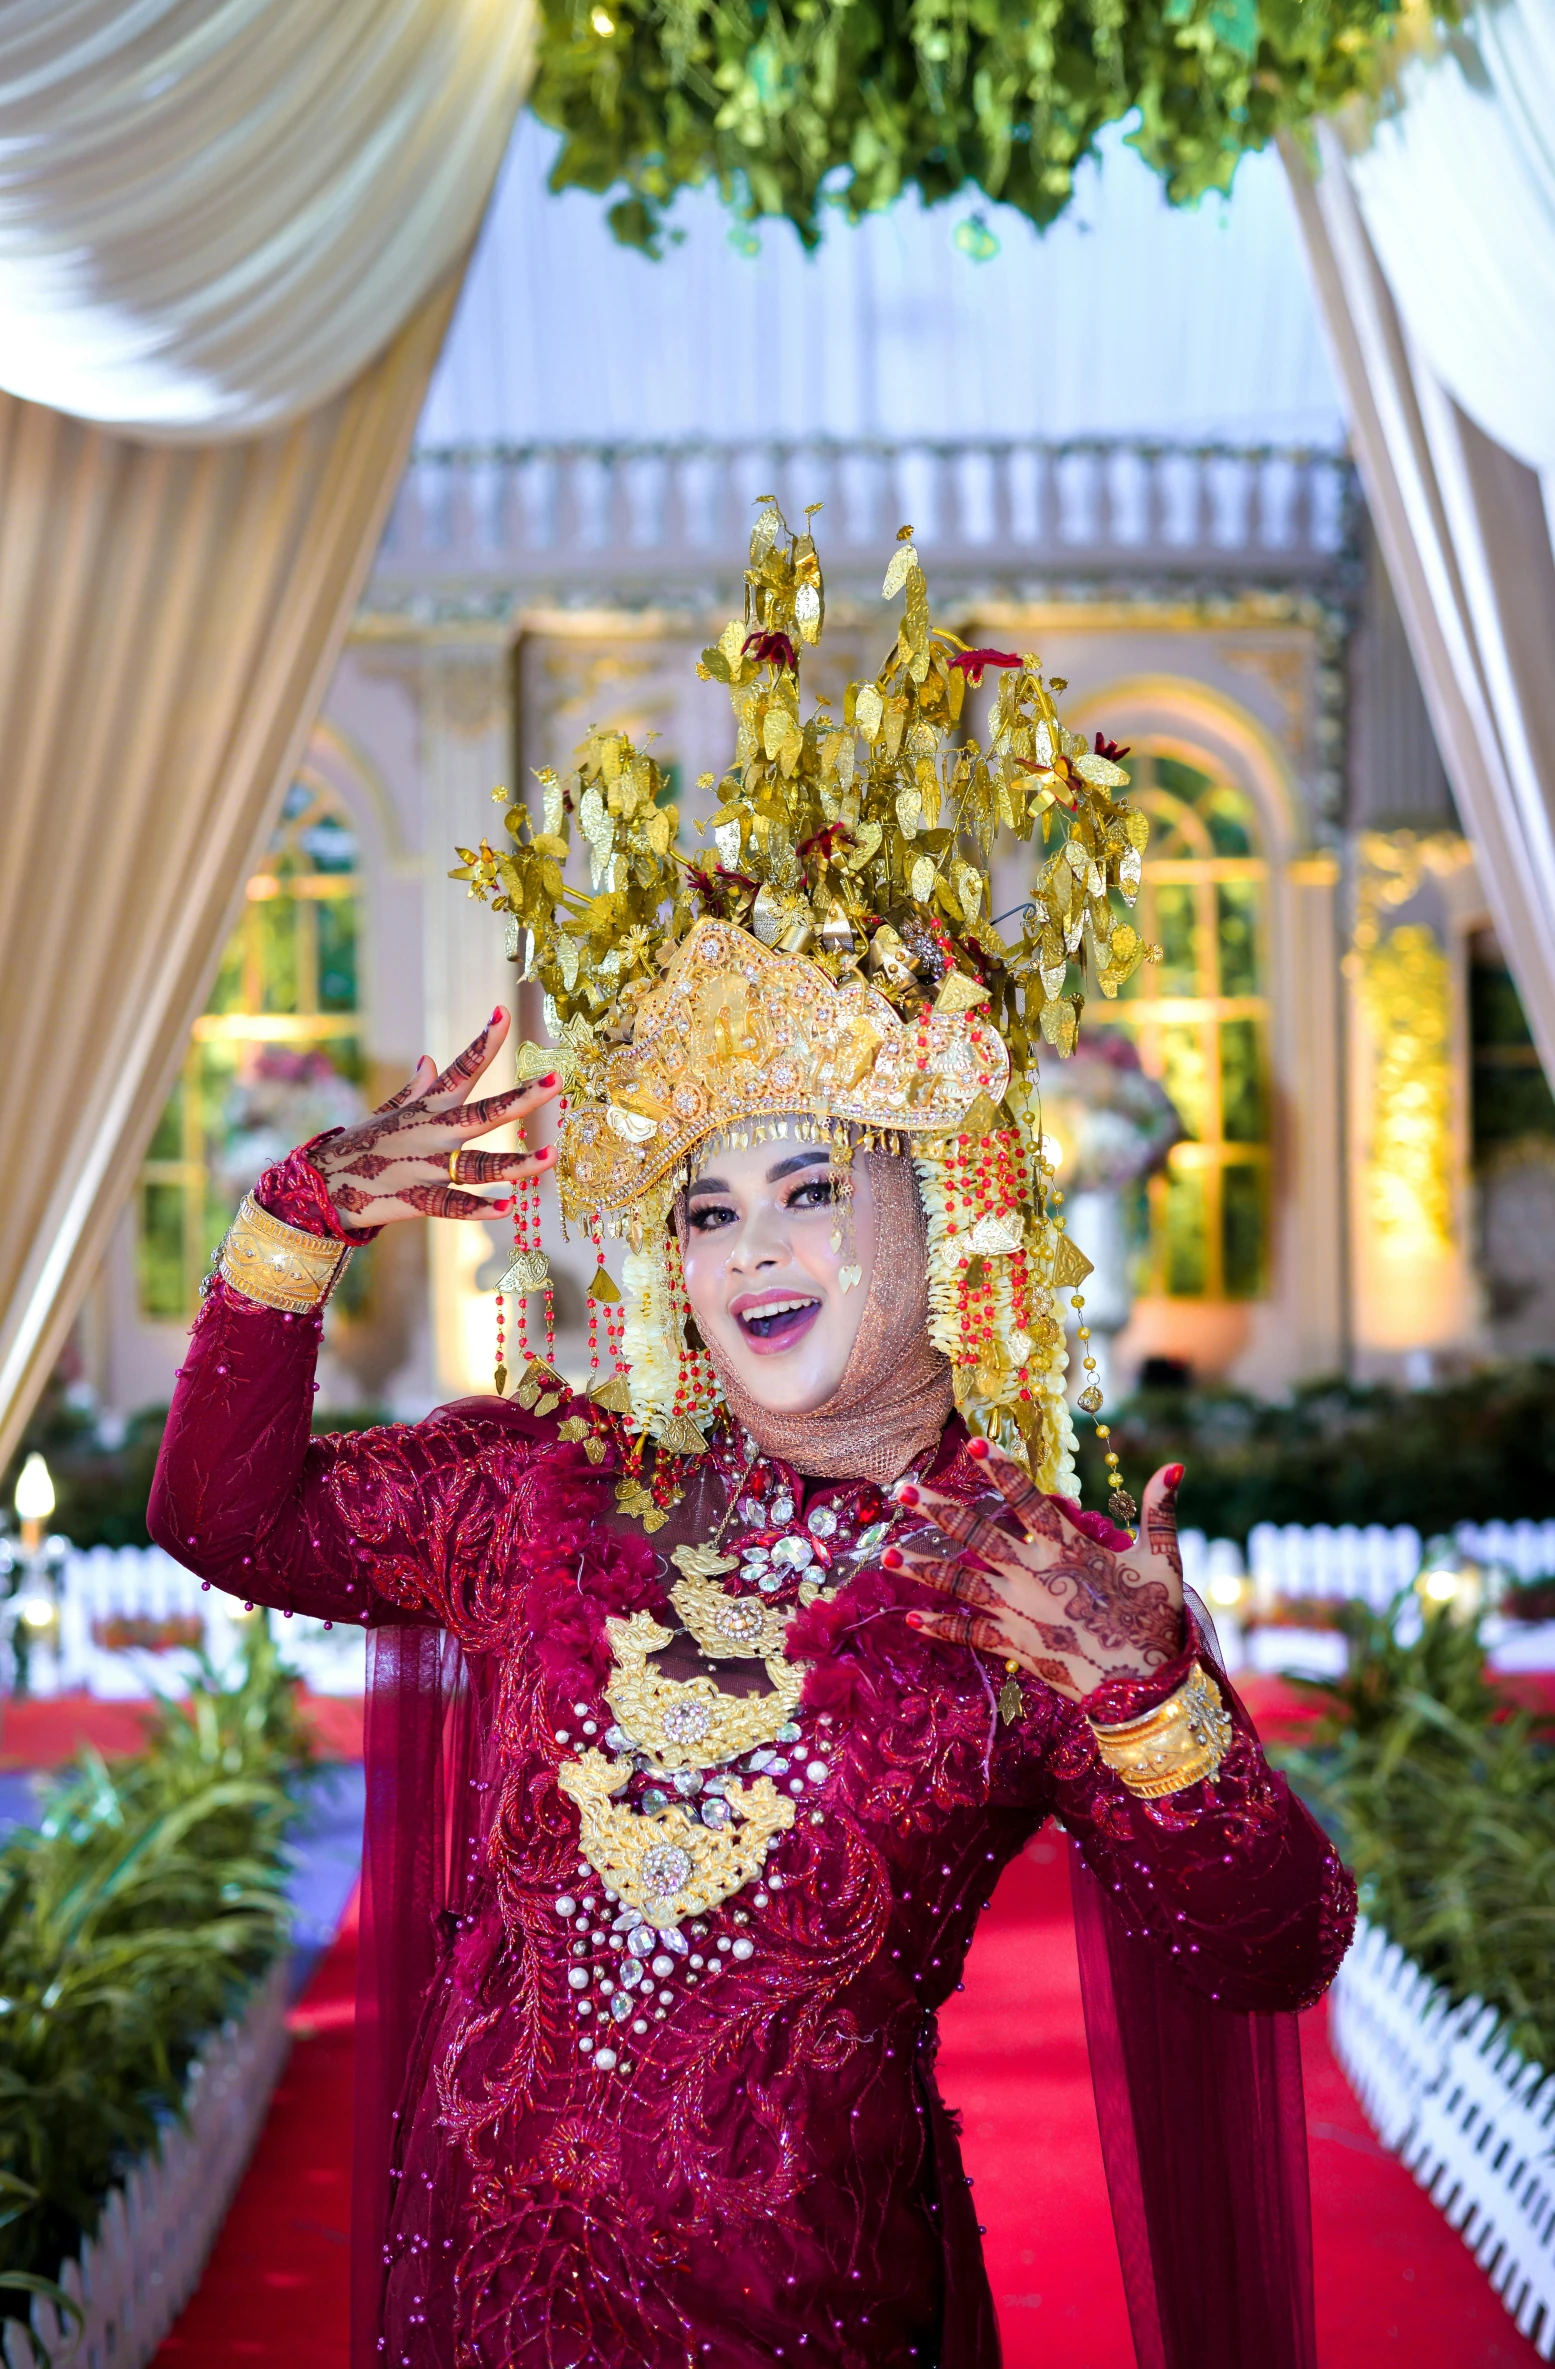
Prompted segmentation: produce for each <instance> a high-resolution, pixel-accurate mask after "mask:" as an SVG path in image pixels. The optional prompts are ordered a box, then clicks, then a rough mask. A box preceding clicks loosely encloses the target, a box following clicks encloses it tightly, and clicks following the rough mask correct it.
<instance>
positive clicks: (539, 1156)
mask: <svg viewBox="0 0 1555 2369" xmlns="http://www.w3.org/2000/svg"><path fill="white" fill-rule="evenodd" d="M555 1157H556V1153H555V1151H554V1149H553V1148H552V1146H551V1145H550V1144H547V1145H546V1147H545V1149H544V1151H543V1152H536V1154H535V1158H536V1160H537V1161H539V1163H540V1165H541V1166H542V1167H544V1166H545V1164H546V1162H547V1161H549V1160H554V1159H555Z"/></svg>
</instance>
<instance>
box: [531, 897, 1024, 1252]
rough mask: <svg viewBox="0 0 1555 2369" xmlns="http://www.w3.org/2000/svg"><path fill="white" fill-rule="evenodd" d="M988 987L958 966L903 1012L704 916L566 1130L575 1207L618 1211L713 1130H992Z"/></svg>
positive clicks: (996, 1098)
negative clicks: (790, 1124)
mask: <svg viewBox="0 0 1555 2369" xmlns="http://www.w3.org/2000/svg"><path fill="white" fill-rule="evenodd" d="M985 1000H986V991H985V990H983V989H981V988H978V987H974V986H973V985H972V983H971V981H969V980H963V979H962V977H961V974H960V973H959V972H951V973H949V974H947V977H946V979H945V981H944V983H943V985H942V986H941V988H940V990H939V993H938V995H937V996H936V998H935V1000H934V1002H933V1003H932V1004H928V1003H925V1004H922V1005H921V1006H920V1007H919V1009H918V1012H917V1014H916V1015H915V1017H914V1018H913V1019H912V1020H911V1021H908V1020H904V1019H903V1018H902V1017H901V1015H900V1014H899V1013H898V1012H897V1011H896V1009H895V1007H894V1006H893V1005H892V1004H891V1003H890V1001H889V1000H888V999H887V997H886V996H884V995H883V994H881V993H880V992H879V991H878V990H877V989H875V988H872V987H870V986H869V985H868V984H867V983H866V982H865V981H864V980H863V979H862V978H860V977H858V976H857V975H856V974H855V975H854V976H853V977H851V978H848V979H846V980H844V981H843V983H842V984H841V985H837V984H834V983H833V981H832V980H831V979H829V978H828V977H827V976H826V974H825V972H824V971H822V970H820V969H819V968H818V966H817V965H816V964H815V963H813V962H811V961H809V960H808V959H806V958H805V957H804V956H803V955H799V954H791V953H784V952H782V951H780V950H778V949H777V948H773V947H768V946H765V945H763V944H762V942H761V941H760V939H759V938H755V937H753V936H752V935H751V934H750V932H749V931H747V930H743V929H739V928H736V927H735V926H734V925H733V924H732V923H730V922H727V921H699V922H697V923H695V924H694V926H693V927H692V930H691V933H690V935H689V936H688V937H687V938H685V939H684V940H683V941H682V943H681V944H680V945H679V946H678V947H677V948H676V950H675V954H674V957H673V960H672V961H671V964H670V967H669V970H668V973H667V974H666V976H665V980H664V984H663V986H662V987H658V988H655V989H654V990H653V992H652V993H651V994H650V995H648V996H647V997H646V998H645V999H644V1000H643V1001H642V1002H640V1003H639V1004H638V1006H637V1010H636V1022H635V1028H634V1032H633V1042H632V1045H631V1048H630V1049H629V1050H621V1051H617V1052H612V1053H610V1054H608V1055H607V1056H606V1057H605V1059H604V1060H603V1061H602V1062H601V1063H600V1064H599V1066H598V1068H597V1070H596V1072H595V1076H594V1081H593V1083H594V1088H595V1091H594V1093H593V1094H592V1095H591V1096H589V1097H588V1098H586V1099H583V1100H581V1101H579V1102H577V1103H576V1104H575V1105H574V1107H573V1108H572V1110H571V1111H570V1112H569V1114H568V1117H567V1121H566V1124H565V1126H564V1127H563V1128H562V1131H561V1138H560V1144H559V1152H558V1160H557V1184H558V1187H559V1190H560V1193H561V1202H562V1212H563V1215H564V1216H566V1217H569V1218H577V1217H582V1216H583V1215H585V1214H586V1213H587V1212H588V1211H589V1210H594V1209H597V1210H600V1211H603V1212H609V1213H615V1212H618V1211H620V1210H623V1209H626V1208H628V1207H630V1206H631V1205H632V1204H633V1203H634V1202H637V1201H639V1200H641V1199H642V1197H643V1196H644V1195H645V1194H646V1193H647V1192H649V1191H650V1189H651V1188H652V1187H653V1186H654V1185H656V1184H658V1183H660V1182H661V1180H663V1179H664V1178H666V1177H671V1176H673V1175H674V1173H675V1171H676V1169H677V1167H678V1166H679V1165H680V1164H681V1163H682V1162H684V1161H685V1160H686V1159H687V1157H688V1155H689V1154H690V1153H692V1152H693V1151H694V1150H695V1148H696V1146H697V1145H698V1144H700V1143H702V1142H704V1141H705V1140H706V1138H707V1137H708V1136H709V1135H713V1134H717V1135H729V1134H732V1133H736V1132H738V1131H739V1130H741V1129H743V1128H748V1127H749V1126H750V1125H751V1124H752V1123H753V1122H759V1121H761V1120H763V1119H773V1118H781V1117H785V1116H787V1115H790V1114H793V1113H804V1114H805V1115H806V1116H808V1117H810V1118H814V1119H818V1120H820V1121H821V1122H822V1124H823V1125H824V1124H825V1123H827V1122H830V1121H837V1122H841V1123H843V1124H845V1125H846V1126H847V1127H849V1128H850V1129H857V1130H860V1131H861V1132H862V1133H863V1135H864V1136H865V1137H866V1138H868V1137H873V1136H876V1135H878V1136H881V1137H885V1138H888V1139H892V1140H893V1141H894V1140H895V1139H897V1138H901V1139H903V1140H904V1141H905V1140H906V1139H909V1138H915V1137H918V1136H940V1135H948V1134H953V1133H958V1132H960V1131H962V1130H963V1129H964V1128H965V1127H966V1123H967V1119H968V1117H969V1116H970V1115H972V1114H974V1113H975V1112H976V1109H977V1105H978V1102H979V1100H982V1101H984V1102H985V1103H986V1105H987V1118H986V1120H985V1121H984V1122H983V1124H982V1125H979V1126H978V1127H977V1128H976V1130H975V1132H976V1133H978V1134H980V1135H981V1134H983V1133H985V1132H986V1129H987V1127H988V1126H989V1125H991V1124H992V1122H993V1115H994V1112H995V1111H996V1109H997V1107H998V1105H999V1104H1000V1102H1002V1101H1003V1099H1004V1095H1005V1090H1006V1088H1007V1087H1008V1085H1009V1077H1010V1062H1009V1055H1008V1054H1007V1053H1006V1051H1005V1049H1004V1045H1003V1042H1002V1041H1001V1039H1000V1037H999V1034H998V1032H997V1030H996V1029H994V1028H992V1027H991V1026H990V1025H989V1023H988V1022H987V1021H986V1020H982V1019H980V1018H979V1017H978V1016H977V1010H976V1007H977V1005H978V1004H979V1003H981V1002H983V1001H985Z"/></svg>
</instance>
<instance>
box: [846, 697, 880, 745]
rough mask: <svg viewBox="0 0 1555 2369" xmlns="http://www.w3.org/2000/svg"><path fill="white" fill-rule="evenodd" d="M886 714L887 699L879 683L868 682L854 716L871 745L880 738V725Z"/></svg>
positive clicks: (854, 710)
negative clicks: (883, 695) (882, 693)
mask: <svg viewBox="0 0 1555 2369" xmlns="http://www.w3.org/2000/svg"><path fill="white" fill-rule="evenodd" d="M884 716H885V700H884V698H883V697H882V695H881V691H880V685H879V684H878V683H866V684H865V685H864V688H863V690H862V691H861V692H860V693H859V695H858V699H857V701H856V703H855V705H854V709H853V718H854V721H855V723H856V724H857V725H858V728H859V730H860V731H861V732H862V733H863V735H864V738H865V739H866V740H867V741H868V742H869V743H870V745H871V747H872V746H873V745H874V743H875V742H876V741H877V740H878V739H879V738H880V726H881V722H882V720H883V718H884Z"/></svg>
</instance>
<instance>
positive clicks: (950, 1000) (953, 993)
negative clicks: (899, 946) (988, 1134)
mask: <svg viewBox="0 0 1555 2369" xmlns="http://www.w3.org/2000/svg"><path fill="white" fill-rule="evenodd" d="M987 1001H988V990H987V988H986V987H979V985H978V983H977V981H976V980H975V979H969V978H968V977H967V975H966V973H965V971H947V972H946V973H945V976H944V978H943V979H942V980H941V981H940V989H939V993H938V995H936V997H935V998H934V1009H935V1010H936V1012H950V1013H954V1012H975V1011H976V1009H977V1007H978V1005H979V1004H985V1003H986V1002H987ZM990 1123H991V1122H990ZM969 1131H970V1130H969Z"/></svg>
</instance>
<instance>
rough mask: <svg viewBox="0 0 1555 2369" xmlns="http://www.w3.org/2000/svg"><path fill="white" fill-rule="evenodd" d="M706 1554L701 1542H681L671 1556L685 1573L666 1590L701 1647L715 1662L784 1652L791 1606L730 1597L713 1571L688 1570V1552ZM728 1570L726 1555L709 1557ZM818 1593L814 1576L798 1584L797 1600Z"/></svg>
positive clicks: (807, 1600)
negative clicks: (695, 1544) (684, 1544)
mask: <svg viewBox="0 0 1555 2369" xmlns="http://www.w3.org/2000/svg"><path fill="white" fill-rule="evenodd" d="M692 1556H698V1557H703V1558H708V1557H709V1550H708V1549H707V1548H705V1547H679V1548H677V1549H676V1551H675V1554H674V1556H673V1557H672V1560H673V1561H674V1562H676V1563H678V1564H679V1566H680V1568H681V1571H682V1572H683V1573H684V1574H685V1576H684V1577H683V1578H681V1579H679V1580H677V1581H676V1583H675V1585H674V1587H673V1588H672V1589H671V1590H670V1598H671V1601H672V1602H673V1604H674V1607H675V1610H676V1611H677V1612H678V1613H679V1614H680V1617H681V1619H682V1621H683V1622H684V1623H685V1626H686V1628H687V1629H688V1630H689V1631H690V1633H691V1635H692V1636H693V1637H694V1638H695V1639H696V1641H697V1643H698V1645H700V1646H701V1648H702V1651H703V1652H704V1653H705V1654H708V1655H710V1656H711V1657H712V1659H713V1660H715V1661H745V1662H749V1661H762V1662H766V1661H776V1660H778V1659H780V1657H781V1656H782V1653H783V1649H784V1644H785V1641H786V1639H787V1636H788V1624H789V1622H790V1621H791V1620H792V1619H793V1617H794V1612H795V1607H794V1606H793V1605H791V1604H788V1605H783V1606H782V1607H779V1606H776V1605H772V1604H769V1603H767V1602H766V1600H765V1598H764V1597H761V1596H730V1595H727V1594H726V1593H725V1591H724V1590H723V1589H722V1588H721V1587H720V1586H719V1585H718V1579H717V1574H716V1573H712V1574H709V1573H707V1572H704V1571H691V1570H688V1569H687V1562H688V1560H689V1558H690V1557H692ZM710 1559H713V1560H716V1561H717V1563H718V1564H719V1565H720V1566H721V1567H722V1568H723V1569H724V1570H726V1571H728V1570H733V1569H734V1563H733V1561H732V1559H731V1558H729V1557H727V1556H722V1555H720V1556H718V1557H716V1558H710ZM820 1593H821V1587H820V1582H819V1581H818V1580H814V1579H806V1580H801V1581H800V1583H799V1604H800V1606H805V1605H809V1604H813V1603H814V1602H815V1599H816V1597H817V1596H818V1595H819V1594H820Z"/></svg>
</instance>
